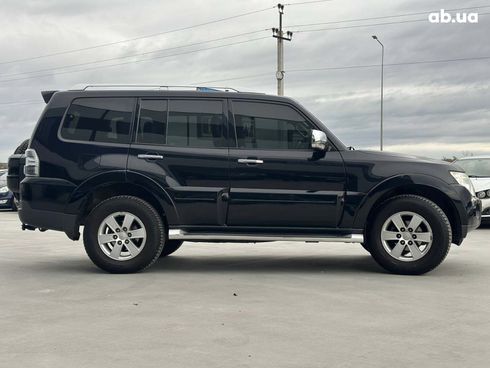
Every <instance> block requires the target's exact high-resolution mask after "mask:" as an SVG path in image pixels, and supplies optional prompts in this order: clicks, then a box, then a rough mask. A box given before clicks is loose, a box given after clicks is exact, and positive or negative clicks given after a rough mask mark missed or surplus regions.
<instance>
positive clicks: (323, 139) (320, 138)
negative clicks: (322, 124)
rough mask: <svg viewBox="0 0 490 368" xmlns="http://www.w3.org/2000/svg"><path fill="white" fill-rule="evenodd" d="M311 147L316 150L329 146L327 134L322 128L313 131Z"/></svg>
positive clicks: (323, 149)
mask: <svg viewBox="0 0 490 368" xmlns="http://www.w3.org/2000/svg"><path fill="white" fill-rule="evenodd" d="M311 148H312V149H314V150H315V151H325V149H326V148H327V135H326V134H325V133H324V132H322V131H321V130H315V129H313V130H312V131H311Z"/></svg>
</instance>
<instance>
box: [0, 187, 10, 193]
mask: <svg viewBox="0 0 490 368" xmlns="http://www.w3.org/2000/svg"><path fill="white" fill-rule="evenodd" d="M8 191H9V188H8V187H1V188H0V193H7V192H8Z"/></svg>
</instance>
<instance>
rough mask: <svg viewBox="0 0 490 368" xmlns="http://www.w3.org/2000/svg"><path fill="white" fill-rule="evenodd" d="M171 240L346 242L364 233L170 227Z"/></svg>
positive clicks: (358, 238) (362, 240)
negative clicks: (207, 230) (237, 231)
mask: <svg viewBox="0 0 490 368" xmlns="http://www.w3.org/2000/svg"><path fill="white" fill-rule="evenodd" d="M168 238H169V239H170V240H174V239H179V240H201V241H203V240H209V241H213V240H219V241H223V240H228V241H242V242H243V241H250V242H254V241H298V242H303V241H305V242H344V243H362V242H364V236H363V235H362V234H348V235H342V236H324V235H316V234H312V235H306V234H300V235H295V234H291V235H274V234H226V233H197V232H187V231H184V230H181V229H170V230H169V231H168Z"/></svg>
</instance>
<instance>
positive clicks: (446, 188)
mask: <svg viewBox="0 0 490 368" xmlns="http://www.w3.org/2000/svg"><path fill="white" fill-rule="evenodd" d="M413 186H419V187H428V188H430V189H432V190H436V191H439V192H441V193H442V194H443V195H445V196H446V197H448V198H449V199H451V200H455V201H457V200H458V194H457V192H456V191H455V190H453V189H452V188H451V185H450V184H449V183H446V182H445V181H443V180H441V179H439V178H437V177H434V176H430V175H421V174H400V175H396V176H392V177H390V178H387V179H386V180H383V181H382V182H380V183H378V184H377V185H376V186H375V187H373V188H372V189H371V190H370V191H369V192H368V193H367V194H366V195H365V196H364V198H363V200H362V201H361V203H360V204H359V206H358V208H357V210H356V214H355V216H354V221H353V226H352V227H353V228H355V229H363V228H364V227H365V225H366V222H367V220H368V216H369V214H370V212H371V210H372V208H373V207H374V206H375V205H376V204H378V203H379V201H380V200H381V199H383V197H385V195H387V194H388V193H389V192H392V191H396V190H397V189H401V188H403V187H413ZM429 199H430V198H429ZM451 205H453V204H451ZM453 206H454V205H453ZM455 209H456V210H458V209H457V208H455ZM459 212H460V211H459V210H458V213H459Z"/></svg>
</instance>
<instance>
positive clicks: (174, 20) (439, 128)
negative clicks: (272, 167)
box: [0, 0, 490, 162]
mask: <svg viewBox="0 0 490 368" xmlns="http://www.w3.org/2000/svg"><path fill="white" fill-rule="evenodd" d="M293 2H294V1H293ZM204 4H205V5H204ZM275 4H276V1H259V0H254V1H247V2H243V1H224V0H210V1H206V2H203V1H197V0H186V1H179V2H177V1H159V0H148V1H144V2H133V1H116V0H110V1H103V2H102V1H95V0H87V1H83V2H75V1H69V2H68V1H64V0H46V1H42V2H39V1H33V0H32V1H28V0H27V1H22V2H19V1H13V0H4V1H2V12H1V13H0V22H1V23H2V34H1V35H0V47H1V49H2V51H3V52H2V57H1V59H2V60H0V62H1V61H8V60H16V59H23V58H26V57H30V56H36V55H44V54H49V53H55V52H58V51H62V50H72V49H79V48H84V47H87V46H91V45H99V44H104V43H109V42H113V41H118V40H123V39H129V38H134V37H137V36H140V35H145V34H154V33H158V32H163V31H166V30H172V29H176V28H181V27H184V26H187V25H192V24H198V23H203V22H206V21H207V20H212V19H216V18H221V17H228V16H232V15H235V14H239V13H245V12H248V11H252V10H256V9H265V8H267V7H270V10H267V11H264V12H260V13H256V14H253V15H250V16H246V17H240V18H235V19H232V20H229V21H226V22H220V23H215V24H211V25H208V26H203V27H198V28H193V29H190V30H186V31H181V32H173V33H168V34H166V35H161V36H158V37H150V38H143V39H140V40H138V41H133V42H127V43H120V44H116V45H112V46H108V47H100V48H96V49H91V50H87V51H83V52H76V53H70V54H63V55H57V56H53V57H49V58H41V59H36V60H31V61H24V62H16V63H10V64H0V102H2V103H3V104H0V132H1V133H0V162H1V161H5V160H6V159H7V157H8V155H10V154H11V153H12V152H13V150H14V149H15V147H16V145H17V144H18V143H19V142H21V141H22V140H23V139H25V138H26V137H29V136H30V134H31V131H32V129H33V126H34V125H35V122H36V121H37V119H38V117H39V114H40V112H41V110H42V108H43V103H42V100H41V96H40V91H41V90H49V89H66V88H69V87H70V86H72V85H75V84H78V83H157V84H178V85H182V84H190V83H193V82H200V81H208V80H220V79H227V78H235V77H237V78H239V77H242V76H249V75H255V74H264V73H268V75H265V76H264V75H261V76H259V77H254V78H245V79H236V80H233V81H229V82H228V81H224V82H219V83H217V84H224V85H229V86H231V87H236V88H238V89H243V90H253V91H259V92H266V93H275V90H276V86H275V77H274V75H275V63H276V60H275V58H276V48H275V47H276V46H275V42H276V40H275V39H273V38H272V37H270V39H264V40H258V41H254V42H250V43H243V44H240V45H234V46H227V47H222V48H216V49H213V50H206V51H201V52H196V53H189V54H185V55H180V56H169V57H164V58H160V59H155V60H150V61H146V62H135V63H130V64H124V65H119V66H113V67H105V68H101V69H89V68H91V67H96V66H107V65H109V64H115V63H118V62H126V61H136V60H141V59H145V58H151V57H156V56H165V55H173V54H177V53H182V52H186V51H190V50H196V49H198V48H205V47H210V46H217V45H223V44H226V43H231V42H234V41H242V40H247V39H250V38H255V37H260V36H270V35H271V33H270V31H266V30H265V29H267V28H271V27H273V26H276V25H277V11H276V10H275V9H272V7H273V6H274V5H275ZM478 5H480V3H478V2H476V1H467V2H465V3H464V5H462V4H461V2H459V1H455V0H450V1H436V0H434V1H425V0H424V1H421V0H417V1H413V0H410V1H409V0H399V1H396V2H389V3H388V2H386V1H382V0H366V1H363V2H342V1H332V2H325V3H316V4H308V5H301V6H287V7H286V9H285V15H284V24H285V25H286V27H288V28H286V29H293V30H294V31H300V30H305V29H315V28H337V27H345V26H349V25H358V24H376V23H383V22H390V21H395V22H396V21H400V20H417V19H424V18H425V16H424V15H418V16H407V17H402V18H386V19H380V20H366V21H362V22H344V23H336V24H329V25H324V26H321V25H319V26H308V27H294V26H295V25H301V24H309V23H320V22H329V21H338V20H350V19H356V18H370V17H377V16H378V17H379V16H386V15H396V14H404V13H411V12H421V11H434V10H438V9H441V8H444V9H451V8H459V7H470V6H478ZM485 12H490V9H480V13H485ZM489 22H490V15H483V14H482V15H481V16H480V22H479V24H447V25H444V24H430V23H429V22H428V21H427V22H426V21H421V22H413V23H399V24H394V25H374V26H369V27H363V28H361V27H358V28H348V29H337V30H330V31H322V32H304V33H302V32H296V33H295V34H294V36H293V41H292V42H287V43H286V45H285V68H286V79H285V86H286V94H287V95H289V96H291V97H293V98H295V99H297V100H299V101H300V102H301V103H302V104H303V105H304V106H305V107H307V108H308V109H309V110H311V111H312V112H313V113H314V114H315V115H316V116H317V117H318V118H319V119H320V120H322V121H323V122H324V123H325V125H327V126H328V127H329V128H330V129H331V130H332V131H333V132H334V133H335V134H337V135H338V136H339V138H340V139H342V140H343V141H344V142H345V143H346V144H348V145H354V146H356V147H359V148H374V149H376V148H377V146H378V141H379V125H380V104H379V103H380V69H379V68H378V67H368V68H359V69H344V70H324V71H311V72H293V71H292V70H294V69H310V68H327V67H339V66H353V65H376V64H379V62H380V52H381V50H380V46H379V45H378V44H377V43H376V42H374V41H373V40H372V39H371V37H370V36H371V35H372V34H377V35H378V37H379V38H380V39H381V40H382V42H383V43H384V44H385V48H386V58H385V62H386V63H387V64H392V63H400V62H407V61H424V60H438V59H456V58H465V57H473V56H490V44H489V43H488V42H487V35H488V34H489V33H490V23H489ZM256 30H263V33H257V34H253V35H249V36H243V37H238V38H236V39H230V40H223V41H219V42H214V43H207V44H202V45H200V46H191V47H185V48H181V49H175V50H168V51H161V52H158V53H155V54H151V55H146V56H140V57H128V58H124V59H121V60H119V61H117V60H114V61H110V62H105V63H97V64H91V65H87V66H86V68H85V67H82V66H80V67H72V68H65V69H59V71H63V72H68V71H73V72H70V73H64V74H57V73H56V71H48V72H39V73H36V75H43V76H42V77H37V78H30V79H22V80H17V81H11V82H2V80H5V79H18V78H25V77H27V76H29V75H32V74H21V75H17V76H15V77H8V76H3V77H2V75H7V74H13V73H25V72H29V71H33V70H39V69H51V68H55V67H62V66H66V65H70V64H78V63H83V62H91V61H94V60H100V59H106V58H113V57H123V56H129V55H133V54H135V53H142V52H146V51H151V50H157V49H164V48H169V47H174V46H181V45H185V44H189V43H195V42H199V41H202V40H208V39H214V38H219V37H223V36H229V35H234V34H239V33H244V32H250V31H256ZM489 63H490V61H489V60H480V61H466V62H454V63H434V64H416V65H404V66H391V67H387V68H386V70H385V115H384V122H385V142H386V144H387V146H388V148H390V149H392V150H396V151H400V152H406V153H420V154H423V155H428V156H432V157H437V158H440V157H442V156H443V155H446V156H450V155H459V154H461V152H462V151H471V152H475V153H488V154H490V129H489V126H490V124H489V123H490V106H489V104H488V101H490V91H489V78H490V68H489ZM80 69H87V70H82V71H77V70H80ZM288 70H291V72H288ZM75 71H76V72H75ZM213 84H215V83H213ZM26 100H39V103H37V104H36V103H33V104H22V105H21V104H18V105H9V104H6V103H8V102H16V101H26Z"/></svg>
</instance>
